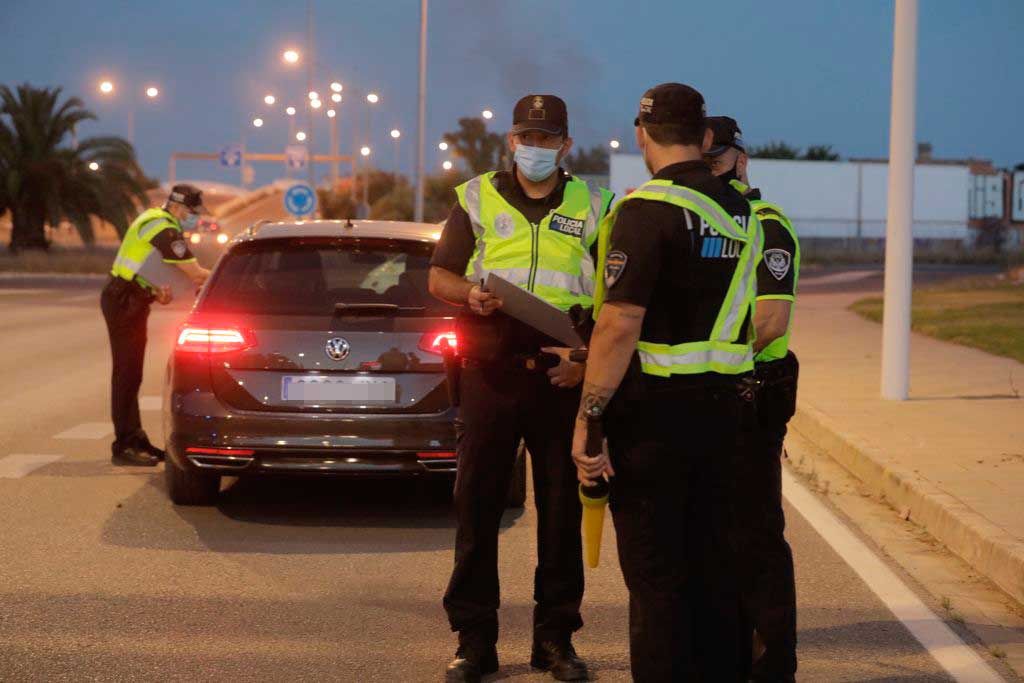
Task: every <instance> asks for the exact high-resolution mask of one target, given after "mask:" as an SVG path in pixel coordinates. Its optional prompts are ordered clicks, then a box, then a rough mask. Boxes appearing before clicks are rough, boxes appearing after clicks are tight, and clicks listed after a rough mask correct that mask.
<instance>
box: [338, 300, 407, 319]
mask: <svg viewBox="0 0 1024 683" xmlns="http://www.w3.org/2000/svg"><path fill="white" fill-rule="evenodd" d="M425 310H427V309H426V307H425V306H399V305H398V304H346V303H337V304H334V315H336V316H371V317H372V316H398V315H411V314H415V313H422V312H423V311H425Z"/></svg>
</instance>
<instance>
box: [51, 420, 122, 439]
mask: <svg viewBox="0 0 1024 683" xmlns="http://www.w3.org/2000/svg"><path fill="white" fill-rule="evenodd" d="M113 433H114V427H113V425H111V424H110V423H109V422H83V423H82V424H80V425H75V426H74V427H72V428H71V429H65V430H64V431H63V432H61V433H60V434H57V435H56V436H54V437H53V438H55V439H104V438H106V437H108V436H110V435H111V434H113Z"/></svg>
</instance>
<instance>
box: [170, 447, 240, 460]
mask: <svg viewBox="0 0 1024 683" xmlns="http://www.w3.org/2000/svg"><path fill="white" fill-rule="evenodd" d="M185 453H186V454H187V455H189V454H190V455H230V456H235V457H240V458H251V457H253V455H255V454H256V451H254V450H252V449H251V448H200V447H198V446H189V447H188V448H186V449H185Z"/></svg>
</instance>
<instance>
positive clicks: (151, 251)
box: [100, 184, 210, 466]
mask: <svg viewBox="0 0 1024 683" xmlns="http://www.w3.org/2000/svg"><path fill="white" fill-rule="evenodd" d="M204 210H205V208H204V206H203V193H202V191H201V190H200V189H199V188H197V187H195V186H193V185H187V184H180V185H175V186H174V187H173V188H172V189H171V194H170V196H169V197H168V198H167V202H166V203H165V204H164V205H163V206H162V207H159V208H152V209H147V210H146V211H143V212H142V214H140V215H139V217H138V218H136V219H135V221H134V222H132V224H131V225H130V226H129V227H128V231H127V232H126V233H125V234H124V237H123V238H122V239H121V246H120V248H119V249H118V251H117V256H116V257H115V258H114V265H113V267H111V269H110V280H108V281H107V285H106V287H104V288H103V293H102V295H101V296H100V307H101V308H102V309H103V318H104V319H105V320H106V322H107V331H108V333H109V334H110V351H111V355H112V357H113V372H112V376H111V387H110V394H111V401H110V404H111V417H112V419H113V422H114V443H113V444H112V445H111V462H112V463H113V464H114V465H122V466H124V465H128V466H153V465H156V464H157V463H158V462H160V461H161V460H162V459H163V456H164V453H163V451H162V450H160V449H158V448H157V447H155V446H154V445H153V444H151V443H150V442H149V437H148V436H146V432H145V431H143V429H142V421H141V420H140V417H139V387H140V386H141V385H142V363H143V360H144V359H145V357H146V321H147V320H148V319H149V307H150V305H151V304H152V303H153V302H154V301H156V302H158V303H161V304H168V303H170V301H171V293H170V290H169V289H168V288H166V287H158V286H156V285H154V284H152V283H150V282H147V281H146V279H145V278H143V277H142V276H141V275H140V274H139V271H140V270H141V269H142V265H143V263H144V262H145V261H146V260H147V259H148V258H150V257H151V256H154V255H157V254H158V255H159V257H160V258H161V259H162V260H163V261H164V263H168V264H172V265H174V266H176V267H177V268H180V269H181V270H182V271H184V273H185V274H186V275H187V276H188V277H189V278H191V280H192V281H193V282H194V283H195V284H196V286H199V285H201V284H203V282H204V281H205V280H206V278H207V277H208V276H209V274H210V271H208V270H206V269H205V268H203V267H201V266H199V264H198V263H196V258H195V256H193V255H192V253H191V252H190V251H189V248H188V244H187V243H186V242H185V238H184V235H183V233H182V231H183V229H192V228H194V227H195V224H196V219H197V218H198V216H199V214H200V213H201V212H203V211H204Z"/></svg>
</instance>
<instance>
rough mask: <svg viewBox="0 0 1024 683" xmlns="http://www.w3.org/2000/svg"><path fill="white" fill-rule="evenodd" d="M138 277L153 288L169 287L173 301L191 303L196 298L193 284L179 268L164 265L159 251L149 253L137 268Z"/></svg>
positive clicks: (167, 264) (168, 264)
mask: <svg viewBox="0 0 1024 683" xmlns="http://www.w3.org/2000/svg"><path fill="white" fill-rule="evenodd" d="M138 275H139V277H141V278H142V279H143V280H145V281H146V282H148V283H149V284H151V285H153V286H154V287H170V288H171V295H172V296H173V297H174V300H175V301H192V300H193V299H195V298H196V285H195V283H194V282H192V280H191V279H190V278H189V276H188V275H185V273H184V271H182V270H181V268H179V267H177V266H175V265H173V264H170V263H164V260H163V256H162V255H161V254H160V250H159V249H154V250H153V251H151V252H150V254H149V256H147V257H146V260H145V261H143V263H142V267H141V268H139V273H138Z"/></svg>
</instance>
